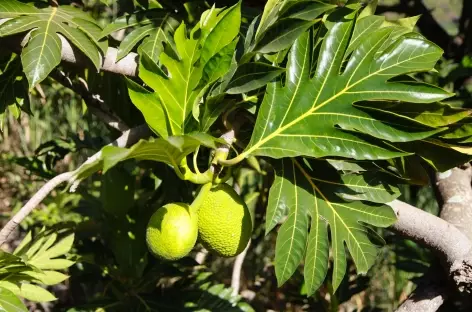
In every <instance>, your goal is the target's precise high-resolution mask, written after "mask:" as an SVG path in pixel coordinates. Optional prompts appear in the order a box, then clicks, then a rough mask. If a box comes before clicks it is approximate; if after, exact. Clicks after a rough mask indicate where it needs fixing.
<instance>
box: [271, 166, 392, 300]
mask: <svg viewBox="0 0 472 312" xmlns="http://www.w3.org/2000/svg"><path fill="white" fill-rule="evenodd" d="M273 165H274V168H275V173H276V178H275V181H274V185H273V186H272V188H271V189H270V193H269V204H268V211H267V215H268V216H269V215H270V216H275V217H271V218H269V217H268V218H267V224H266V231H270V230H271V229H272V228H273V227H274V226H275V225H276V224H277V223H279V222H281V219H282V218H281V216H283V215H284V213H285V212H288V215H287V218H286V219H285V220H284V221H283V224H282V226H281V227H280V229H279V232H278V235H277V242H276V250H275V253H276V254H275V272H276V276H277V280H278V283H279V285H281V284H283V283H284V282H285V281H286V280H287V279H289V278H290V277H291V276H292V274H293V273H294V272H295V270H296V269H297V267H298V265H299V264H300V262H301V261H302V260H303V259H305V265H304V267H305V273H304V275H305V284H306V286H307V289H308V294H309V295H311V294H313V293H314V291H315V290H316V289H317V288H318V287H319V286H320V285H321V283H322V282H323V281H324V279H325V276H326V274H327V270H328V254H329V243H328V225H329V230H330V233H331V247H332V254H333V261H334V267H333V288H334V289H335V290H336V289H337V287H338V286H339V284H340V283H341V280H342V278H343V276H344V274H345V272H346V266H347V262H346V254H345V245H346V246H347V248H348V250H349V252H350V254H351V257H352V258H353V260H354V263H355V264H356V268H357V271H358V272H359V273H366V272H367V270H368V269H369V268H370V267H371V266H372V265H373V263H374V261H375V258H376V254H377V247H376V245H375V244H373V243H372V242H371V241H370V239H369V235H370V234H374V233H373V232H372V233H370V232H371V231H369V229H368V228H367V227H365V226H363V225H362V223H364V224H369V225H373V226H380V227H387V226H389V225H391V224H393V223H394V222H395V220H396V218H395V214H394V212H393V211H392V209H391V208H390V207H388V206H385V205H379V204H375V203H369V202H367V201H370V200H372V199H375V200H376V201H389V200H390V199H391V198H395V197H396V196H398V195H399V194H398V192H397V190H396V189H395V187H394V186H393V189H392V188H391V186H389V185H386V186H385V187H383V186H382V184H381V183H375V184H374V185H373V184H371V183H369V181H367V180H366V179H355V183H352V180H353V179H352V176H344V177H343V176H340V175H339V174H337V172H336V170H335V169H334V168H332V167H331V166H330V165H329V164H328V163H327V162H324V161H323V162H322V161H316V162H310V163H308V162H305V163H304V162H303V161H299V160H295V159H282V160H277V161H273ZM355 193H357V194H364V196H363V199H365V200H367V201H362V202H361V201H348V200H346V199H343V198H342V197H341V196H339V195H341V194H355ZM310 219H311V221H310Z"/></svg>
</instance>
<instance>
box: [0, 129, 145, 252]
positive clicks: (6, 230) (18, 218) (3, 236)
mask: <svg viewBox="0 0 472 312" xmlns="http://www.w3.org/2000/svg"><path fill="white" fill-rule="evenodd" d="M149 133H150V132H149V128H148V127H147V125H141V126H138V127H135V128H132V129H130V130H128V131H125V132H124V133H123V134H122V135H121V136H120V137H119V138H118V139H116V140H115V141H113V142H112V143H110V144H109V145H114V146H119V147H126V146H129V145H132V144H134V143H136V142H137V141H138V140H139V139H141V138H143V137H145V136H146V135H149ZM100 155H101V152H100V151H99V152H97V153H95V154H94V155H93V156H91V157H90V158H89V159H88V160H87V161H86V163H91V162H93V161H95V160H97V159H98V158H100ZM74 174H75V170H74V171H69V172H64V173H61V174H60V175H58V176H56V177H54V178H53V179H51V180H49V181H48V182H47V183H46V184H44V185H43V186H42V187H41V188H40V189H39V191H38V192H36V194H34V195H33V197H31V199H30V200H29V201H28V202H27V203H26V204H25V205H24V206H23V207H22V208H21V209H20V210H19V211H18V212H17V213H16V214H15V215H14V216H13V218H11V219H10V220H9V221H8V222H7V224H6V225H5V226H4V227H3V228H2V230H1V231H0V247H1V246H2V245H3V244H4V243H5V242H6V241H7V239H8V236H10V234H11V233H12V232H13V231H14V230H15V228H16V227H17V226H18V225H19V224H20V223H21V222H22V221H23V220H24V219H25V218H26V217H27V216H28V214H30V213H31V211H33V209H34V208H35V207H36V206H38V205H39V204H40V203H41V201H42V200H43V199H44V198H46V196H47V195H48V194H49V193H50V192H52V190H54V189H55V188H56V187H57V186H59V185H60V184H61V183H63V182H66V181H69V180H70V179H72V178H73V176H74Z"/></svg>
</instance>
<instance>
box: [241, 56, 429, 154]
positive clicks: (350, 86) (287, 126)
mask: <svg viewBox="0 0 472 312" xmlns="http://www.w3.org/2000/svg"><path fill="white" fill-rule="evenodd" d="M338 51H339V49H338ZM337 53H338V52H336V54H337ZM429 54H434V52H431V53H425V54H422V55H419V56H415V57H413V58H408V59H406V60H404V61H402V62H397V63H394V64H392V65H390V66H387V67H385V68H382V69H379V70H377V71H375V72H373V73H371V74H369V75H367V76H365V77H363V78H361V79H359V80H358V81H356V82H354V83H353V84H352V85H346V87H344V89H342V90H341V91H339V92H338V93H337V94H335V95H333V96H332V97H330V98H329V99H327V100H325V101H324V102H322V103H320V104H319V105H317V106H316V101H317V100H318V98H319V96H320V95H321V93H322V91H323V89H324V87H325V82H326V80H327V77H328V75H327V76H326V78H325V80H324V82H323V84H322V87H321V89H320V91H319V93H318V96H317V98H316V99H315V101H314V103H313V105H312V108H311V109H310V110H308V111H307V112H306V113H303V114H302V115H300V116H299V117H297V118H295V119H294V120H292V121H291V122H289V123H288V124H286V125H284V126H281V127H280V128H278V129H277V130H275V131H274V132H273V133H271V134H270V135H268V136H267V137H265V138H263V139H262V140H260V141H258V142H257V143H255V144H254V145H252V146H251V147H250V148H249V149H247V150H246V151H244V152H242V153H241V154H239V156H237V157H236V158H235V159H237V160H238V161H239V160H240V159H243V158H245V157H246V156H247V155H249V154H251V153H252V152H253V151H255V150H256V149H257V148H259V147H260V146H261V145H263V144H265V143H266V142H268V141H270V140H272V139H273V138H274V137H276V136H277V135H279V134H280V133H281V132H283V131H285V130H286V129H288V128H290V127H291V126H293V125H295V124H297V123H298V122H300V121H301V120H303V119H305V118H306V117H308V116H309V115H311V114H313V113H314V112H316V111H317V110H319V109H321V108H322V107H324V106H326V105H327V104H329V103H330V102H331V101H333V100H335V99H336V98H338V97H340V96H341V95H344V94H345V93H348V91H349V90H350V89H351V88H353V87H355V86H356V85H358V84H359V83H361V82H363V81H364V80H366V79H369V78H370V77H372V76H375V75H378V74H380V73H381V72H383V71H385V70H388V69H390V68H392V67H395V66H399V65H400V64H402V63H404V62H407V61H411V60H413V59H416V58H420V57H424V56H426V55H429ZM333 63H334V62H332V63H331V65H330V68H331V67H332V66H333ZM425 70H426V69H425ZM417 71H420V70H419V69H418V70H417ZM351 78H352V76H351ZM351 78H350V79H351ZM372 92H378V93H383V92H385V91H357V92H349V93H351V94H353V93H372ZM389 92H390V93H404V92H403V91H389ZM268 122H269V121H268V120H267V121H266V125H267V123H268ZM293 136H300V135H293ZM311 137H322V136H311ZM336 139H338V138H336ZM356 143H360V142H357V141H356ZM271 149H274V148H273V147H271Z"/></svg>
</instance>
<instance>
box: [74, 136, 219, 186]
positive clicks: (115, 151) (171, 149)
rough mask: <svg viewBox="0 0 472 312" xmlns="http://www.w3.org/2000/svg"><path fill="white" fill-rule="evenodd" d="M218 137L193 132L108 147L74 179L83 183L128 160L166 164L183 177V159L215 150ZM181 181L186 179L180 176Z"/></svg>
mask: <svg viewBox="0 0 472 312" xmlns="http://www.w3.org/2000/svg"><path fill="white" fill-rule="evenodd" d="M215 140H216V139H215V138H213V137H212V136H210V135H208V134H205V133H190V134H187V135H182V136H169V137H167V138H157V139H150V140H140V141H139V142H138V143H136V144H135V145H133V146H132V147H131V148H121V147H116V146H105V147H104V148H102V150H101V151H100V157H98V158H96V159H95V160H94V161H93V162H85V163H84V164H82V166H80V167H79V168H78V169H77V170H76V171H75V174H74V177H73V178H72V179H71V180H74V181H81V180H83V179H85V178H87V177H88V176H90V175H92V174H93V173H95V172H97V171H98V170H101V169H103V171H104V172H106V171H107V170H109V169H110V168H112V167H113V166H115V165H116V164H117V163H119V162H121V161H124V160H126V159H130V158H134V159H137V160H152V161H158V162H163V163H166V164H168V165H170V166H172V167H173V168H174V170H176V173H177V174H180V170H179V165H180V162H181V161H182V159H183V158H184V157H185V156H187V155H189V154H190V153H192V152H194V151H195V149H196V148H197V147H199V146H202V145H203V146H206V147H209V148H216V145H215ZM181 178H184V177H183V176H181Z"/></svg>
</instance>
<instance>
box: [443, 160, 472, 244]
mask: <svg viewBox="0 0 472 312" xmlns="http://www.w3.org/2000/svg"><path fill="white" fill-rule="evenodd" d="M471 180H472V167H471V166H470V164H466V165H464V166H463V167H461V168H453V169H450V170H447V171H446V172H441V173H437V174H436V181H435V182H436V183H435V184H436V185H435V187H436V193H437V195H439V196H437V197H438V201H439V206H440V209H441V213H440V216H441V218H442V219H444V220H446V221H447V222H449V223H451V224H453V225H454V226H455V227H456V228H458V229H459V230H460V231H461V232H462V233H464V234H465V235H466V236H467V237H468V238H469V239H470V240H472V187H471Z"/></svg>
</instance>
